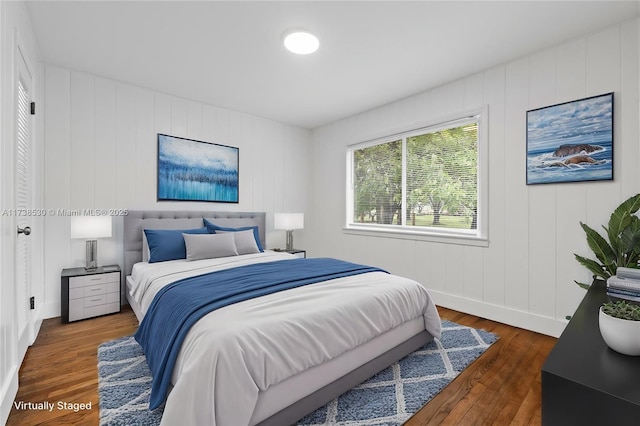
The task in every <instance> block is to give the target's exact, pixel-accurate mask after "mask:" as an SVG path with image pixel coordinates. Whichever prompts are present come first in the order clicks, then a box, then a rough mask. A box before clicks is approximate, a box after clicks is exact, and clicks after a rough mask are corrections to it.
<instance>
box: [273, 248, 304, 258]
mask: <svg viewBox="0 0 640 426" xmlns="http://www.w3.org/2000/svg"><path fill="white" fill-rule="evenodd" d="M273 251H280V252H284V253H290V254H293V255H295V256H298V257H304V258H306V257H307V251H306V250H300V249H293V250H287V249H281V248H274V249H273Z"/></svg>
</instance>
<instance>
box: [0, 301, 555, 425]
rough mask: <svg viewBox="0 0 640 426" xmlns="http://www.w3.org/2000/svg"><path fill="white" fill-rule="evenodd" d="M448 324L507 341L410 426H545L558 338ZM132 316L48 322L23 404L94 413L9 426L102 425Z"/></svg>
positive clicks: (24, 372) (486, 325)
mask: <svg viewBox="0 0 640 426" xmlns="http://www.w3.org/2000/svg"><path fill="white" fill-rule="evenodd" d="M439 311H440V315H441V317H442V318H443V319H448V320H451V321H454V322H457V323H459V324H463V325H467V326H471V327H476V328H482V329H485V330H487V331H490V332H492V333H495V334H497V335H498V336H499V337H500V339H499V340H498V341H497V342H496V343H495V344H494V345H493V346H491V348H489V349H488V350H487V352H485V353H484V354H483V355H482V356H481V357H480V358H479V359H478V360H476V361H475V362H474V363H473V364H471V366H469V367H468V368H467V369H465V370H464V371H463V372H462V373H461V374H460V375H459V376H458V377H457V378H456V379H455V380H454V381H453V382H452V383H451V384H450V385H449V386H447V387H446V388H445V389H444V390H443V391H442V392H440V393H439V394H438V395H437V396H436V397H435V398H434V399H433V400H432V401H431V402H430V403H429V404H427V405H426V406H425V407H423V408H422V410H420V411H419V412H418V413H417V414H416V415H415V416H413V417H412V418H411V419H410V420H409V421H408V422H407V423H406V425H407V426H418V425H436V424H442V425H511V424H513V425H539V424H540V406H541V396H540V368H541V367H542V364H543V362H544V360H545V359H546V357H547V355H548V353H549V351H550V350H551V348H552V347H553V345H554V344H555V342H556V339H555V338H553V337H549V336H544V335H541V334H537V333H533V332H530V331H526V330H522V329H519V328H514V327H510V326H507V325H504V324H500V323H497V322H494V321H489V320H485V319H482V318H478V317H475V316H473V315H467V314H463V313H460V312H456V311H452V310H450V309H445V308H439ZM137 325H138V323H137V321H136V318H135V315H134V314H133V312H132V311H131V310H130V309H128V308H125V309H124V310H123V312H121V313H119V314H114V315H109V316H105V317H99V318H94V319H90V320H85V321H79V322H75V323H71V324H61V323H60V319H59V318H52V319H48V320H45V321H44V322H43V324H42V328H41V330H40V334H39V335H38V338H37V339H36V342H35V343H34V345H33V346H32V347H31V348H29V350H28V351H27V355H26V357H25V360H24V362H23V364H22V368H21V369H20V389H19V390H18V395H17V397H16V401H24V402H27V403H28V402H31V403H39V402H40V403H42V402H45V401H46V402H50V403H53V404H57V402H58V401H62V402H66V403H85V404H86V403H89V402H90V403H91V409H90V410H81V411H78V412H74V411H73V410H59V409H58V408H57V407H56V408H55V409H54V410H52V411H51V412H49V411H44V410H19V409H16V407H15V405H14V407H13V408H12V411H11V414H10V415H9V420H8V422H7V425H19V426H26V425H75V424H81V425H97V424H98V411H99V410H98V369H97V355H96V350H97V347H98V345H99V344H100V343H102V342H106V341H108V340H112V339H115V338H118V337H121V336H127V335H131V334H133V333H134V332H135V330H136V328H137Z"/></svg>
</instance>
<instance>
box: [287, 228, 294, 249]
mask: <svg viewBox="0 0 640 426" xmlns="http://www.w3.org/2000/svg"><path fill="white" fill-rule="evenodd" d="M289 250H293V231H291V230H290V231H287V251H289Z"/></svg>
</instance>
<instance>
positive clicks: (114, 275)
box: [102, 272, 120, 284]
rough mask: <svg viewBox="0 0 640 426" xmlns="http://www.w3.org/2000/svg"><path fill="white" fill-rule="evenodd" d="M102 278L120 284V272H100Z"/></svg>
mask: <svg viewBox="0 0 640 426" xmlns="http://www.w3.org/2000/svg"><path fill="white" fill-rule="evenodd" d="M102 276H103V277H104V280H105V281H106V282H108V283H118V284H120V272H110V273H108V274H102Z"/></svg>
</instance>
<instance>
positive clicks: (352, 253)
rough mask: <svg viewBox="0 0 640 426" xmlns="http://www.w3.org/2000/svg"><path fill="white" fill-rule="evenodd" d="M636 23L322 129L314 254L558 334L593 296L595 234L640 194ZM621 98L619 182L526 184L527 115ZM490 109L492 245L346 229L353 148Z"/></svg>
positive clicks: (316, 140) (316, 152)
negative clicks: (373, 267) (589, 229)
mask: <svg viewBox="0 0 640 426" xmlns="http://www.w3.org/2000/svg"><path fill="white" fill-rule="evenodd" d="M639 60H640V59H639V36H638V20H633V21H630V22H627V23H625V24H622V25H619V26H615V27H613V28H610V29H608V30H606V31H601V32H598V33H594V34H591V35H589V36H585V37H582V38H580V39H577V40H573V41H571V42H568V43H565V44H562V45H560V46H556V47H554V48H550V49H547V50H545V51H542V52H539V53H536V54H533V55H530V56H527V57H524V58H521V59H519V60H516V61H513V62H510V63H507V64H504V65H500V66H497V67H495V68H492V69H489V70H486V71H484V72H481V73H478V74H475V75H472V76H469V77H467V78H465V79H462V80H458V81H454V82H451V83H449V84H446V85H443V86H441V87H438V88H435V89H432V90H429V91H427V92H424V93H420V94H417V95H415V96H412V97H409V98H407V99H404V100H402V101H398V102H395V103H392V104H389V105H385V106H383V107H380V108H376V109H374V110H371V111H367V112H364V113H362V114H359V115H356V116H353V117H349V118H346V119H344V120H340V121H338V122H335V123H332V124H330V125H327V126H323V127H321V128H319V129H315V130H314V131H313V134H312V138H313V158H314V187H313V192H314V203H315V205H316V209H322V210H323V213H322V214H317V215H316V216H315V217H314V218H315V221H314V223H313V226H314V229H316V230H317V231H322V232H315V233H314V239H313V241H312V243H311V247H312V249H313V251H314V253H316V254H317V255H332V256H338V257H342V258H345V259H350V260H354V261H363V262H369V263H375V264H377V265H380V266H383V267H386V268H388V269H389V270H390V271H391V272H393V273H397V274H400V275H405V276H409V277H412V278H415V279H416V280H418V281H420V282H422V283H423V284H424V285H425V286H427V287H428V288H429V289H431V290H432V294H433V296H434V298H435V300H436V302H437V303H438V304H441V305H443V306H447V307H451V308H454V309H459V310H462V311H465V312H469V313H474V314H478V315H481V316H484V317H487V318H492V319H495V320H498V321H502V322H505V323H508V324H512V325H516V326H520V327H524V328H527V329H532V330H536V331H540V332H543V333H547V334H551V335H555V336H558V335H559V334H560V333H561V331H562V330H563V329H564V326H565V324H566V320H565V317H566V316H567V315H572V314H573V312H574V311H575V308H576V307H577V305H578V303H579V302H580V300H581V298H582V297H583V295H584V290H582V289H580V288H579V287H578V286H576V285H575V284H574V283H573V280H579V281H583V282H588V281H589V279H590V278H589V273H588V272H587V271H586V269H584V268H582V267H581V266H580V265H579V264H578V263H577V262H576V261H575V260H574V257H573V253H580V254H582V255H591V253H590V251H589V249H588V247H587V244H586V240H585V237H584V233H583V231H582V229H581V228H580V226H579V222H580V221H583V222H586V223H589V224H590V225H592V226H593V227H595V228H600V225H601V224H606V222H607V221H608V219H609V215H610V213H611V211H612V210H613V209H614V208H615V207H616V206H617V205H618V204H619V203H620V202H621V201H623V200H624V199H626V198H627V197H629V196H631V195H634V194H636V193H638V192H640V167H638V164H639V163H640V143H639V142H638V140H639V139H638V138H639V130H640V124H639V121H640V120H639V106H638V104H639V92H640V88H639V78H638V75H639V74H638V64H639ZM611 91H613V92H615V105H614V109H615V128H614V133H615V152H614V176H615V179H614V181H607V182H591V183H586V182H585V183H564V184H557V185H532V186H527V185H526V178H525V172H526V169H525V158H526V111H527V110H530V109H534V108H539V107H543V106H547V105H553V104H556V103H561V102H566V101H571V100H574V99H579V98H584V97H587V96H593V95H599V94H602V93H606V92H611ZM482 105H488V106H489V210H488V212H489V246H488V247H471V246H462V245H456V244H443V243H432V242H425V241H414V240H405V239H394V238H382V237H371V236H358V235H350V234H344V233H343V232H342V227H343V226H344V223H345V190H346V188H345V170H344V164H345V155H346V147H347V146H348V145H350V144H354V143H357V142H361V141H365V140H367V139H369V138H370V136H371V135H372V134H380V133H382V132H385V131H389V130H390V129H396V130H397V129H398V127H399V126H402V125H410V124H411V123H414V122H424V121H429V120H436V119H438V118H439V117H444V116H450V115H452V114H456V113H460V112H463V111H465V110H468V109H470V108H475V107H479V106H482Z"/></svg>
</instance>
